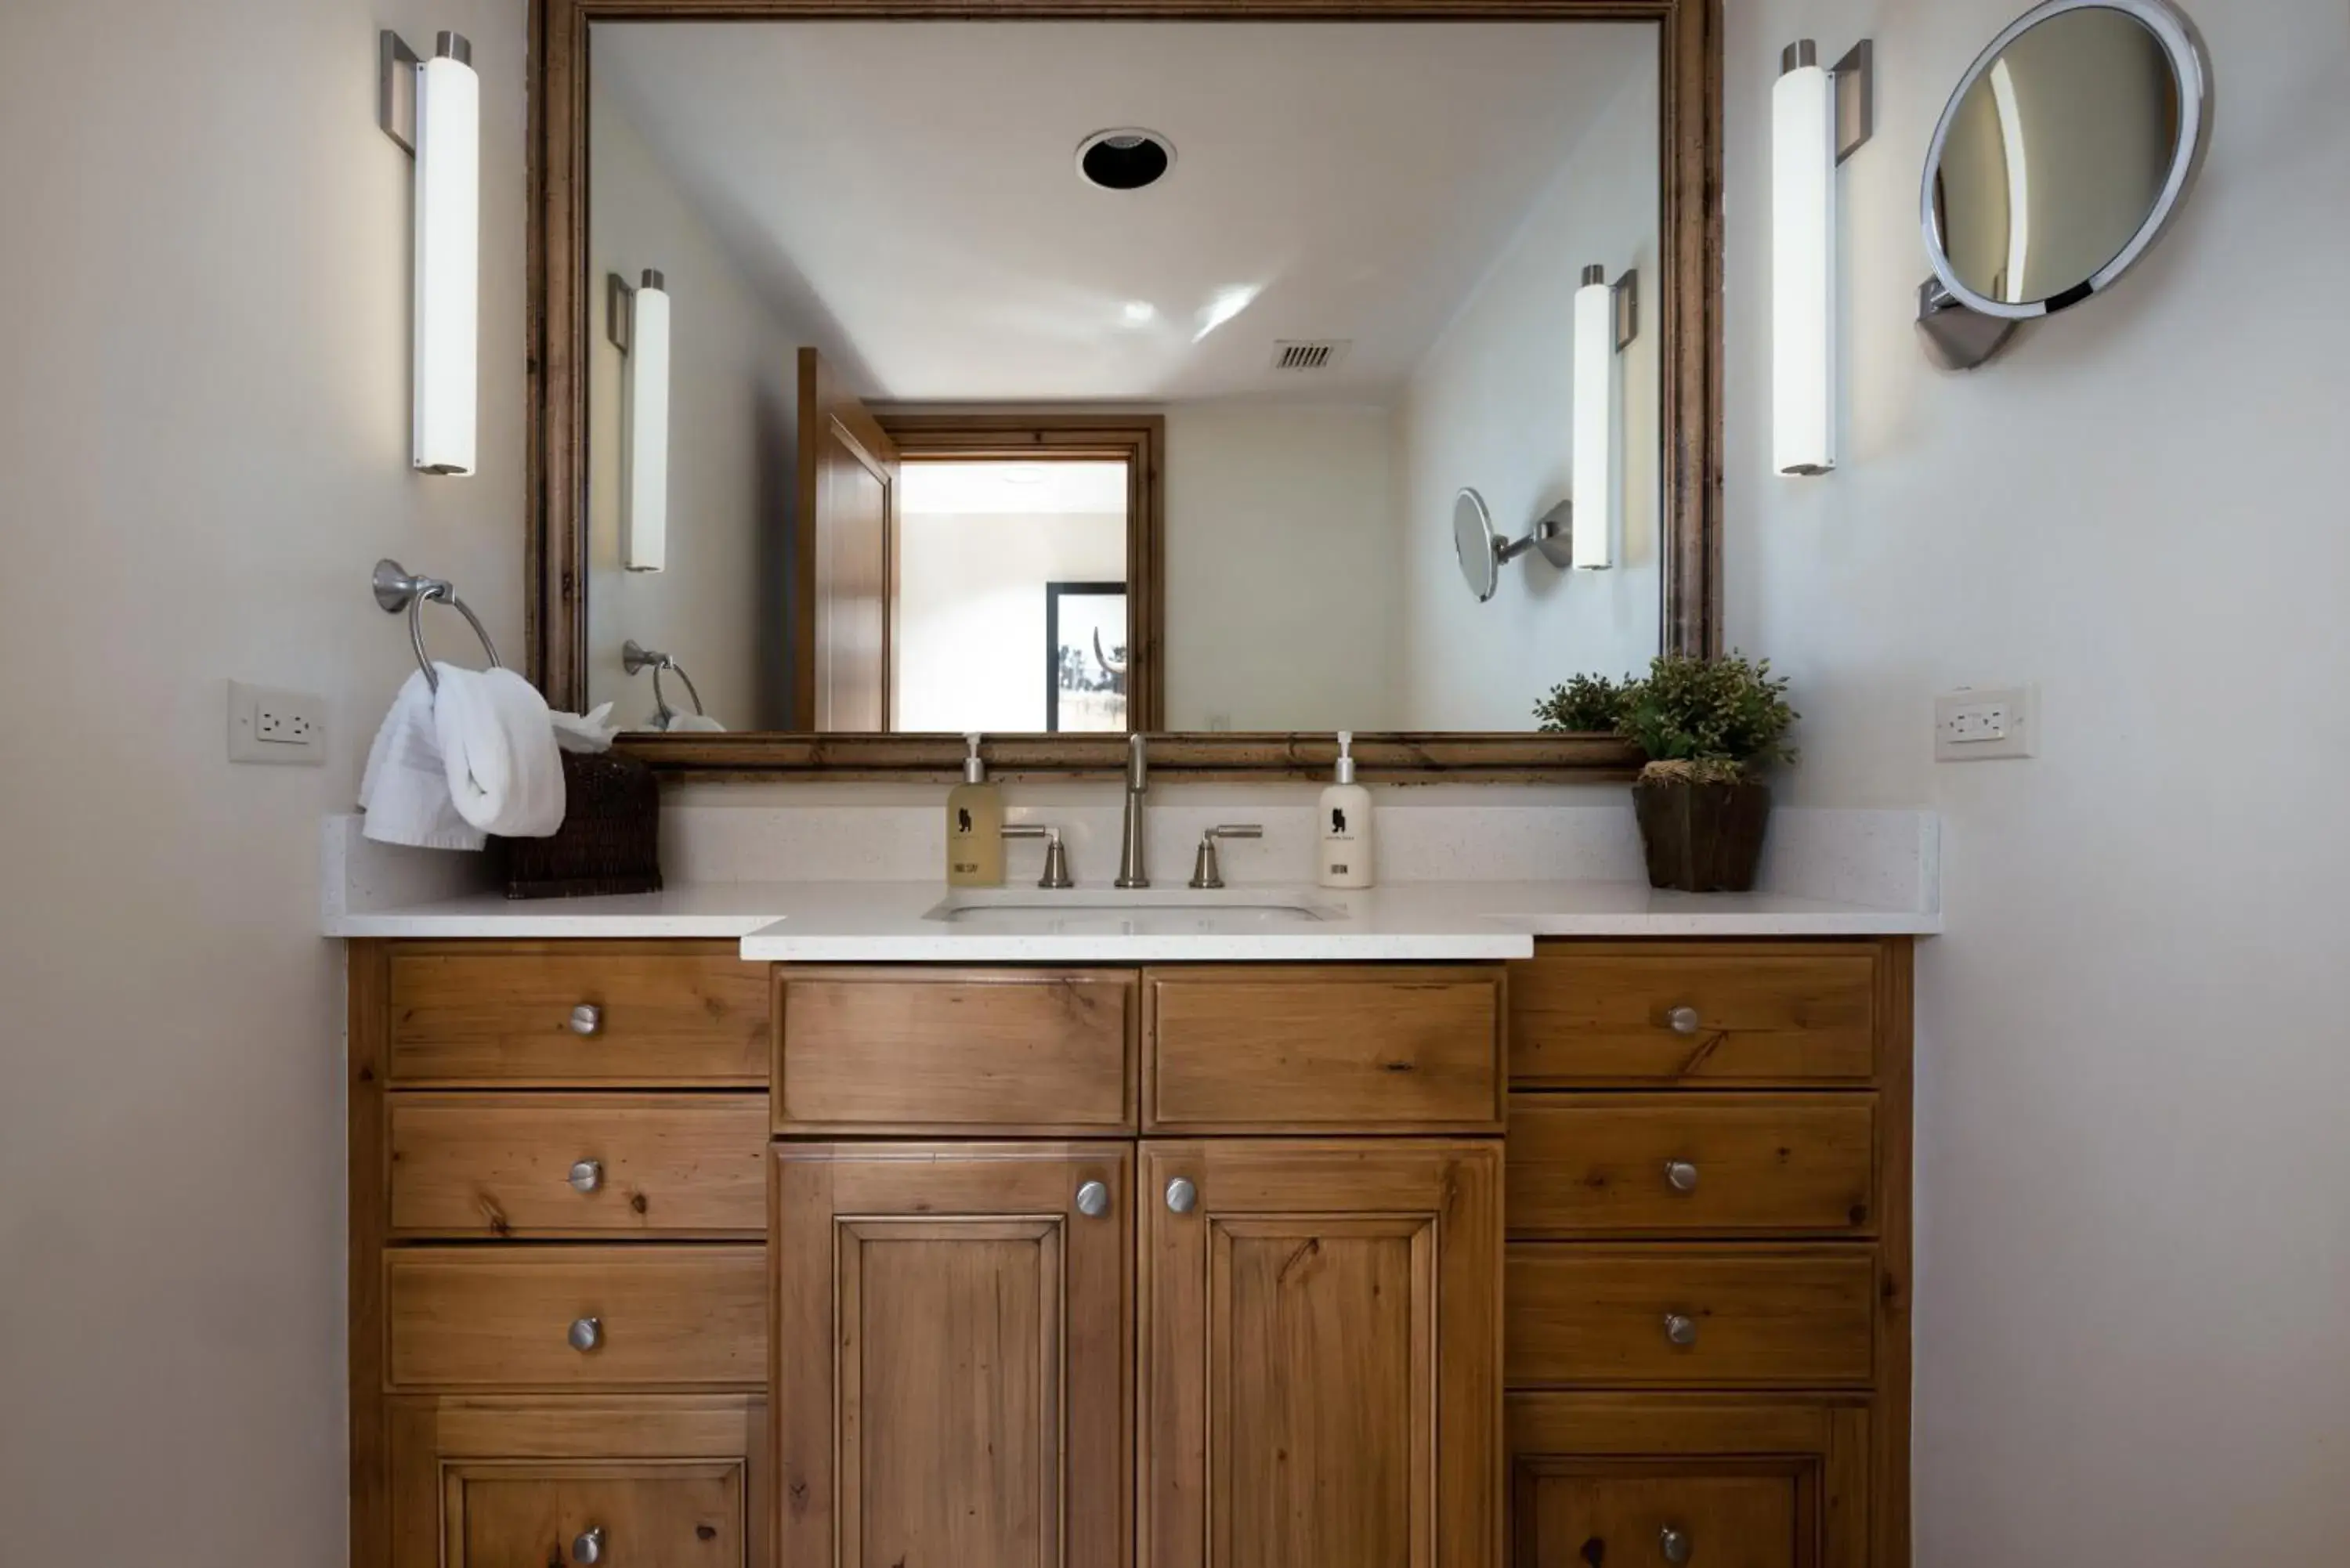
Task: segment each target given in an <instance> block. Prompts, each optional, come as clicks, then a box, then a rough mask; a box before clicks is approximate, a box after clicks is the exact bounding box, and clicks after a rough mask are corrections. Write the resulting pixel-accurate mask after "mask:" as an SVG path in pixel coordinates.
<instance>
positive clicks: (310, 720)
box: [228, 680, 327, 767]
mask: <svg viewBox="0 0 2350 1568" xmlns="http://www.w3.org/2000/svg"><path fill="white" fill-rule="evenodd" d="M228 760H229V761H230V762H233V763H294V764H296V765H297V766H303V767H318V766H321V765H323V764H324V763H325V762H326V760H327V700H326V699H325V698H324V697H321V696H318V695H317V693H315V692H310V691H283V690H281V689H279V688H277V687H274V686H247V685H246V684H245V683H244V681H242V680H232V681H230V682H229V683H228Z"/></svg>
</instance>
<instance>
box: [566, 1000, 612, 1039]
mask: <svg viewBox="0 0 2350 1568" xmlns="http://www.w3.org/2000/svg"><path fill="white" fill-rule="evenodd" d="M603 1032H604V1010H603V1009H602V1008H600V1007H598V1006H597V1005H596V1004H595V1003H594V1002H581V1003H580V1004H579V1005H578V1006H577V1007H575V1008H573V1009H572V1010H571V1033H574V1034H577V1035H580V1036H582V1037H583V1038H584V1037H585V1036H587V1035H590V1034H600V1033H603Z"/></svg>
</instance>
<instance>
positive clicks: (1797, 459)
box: [1771, 38, 1877, 474]
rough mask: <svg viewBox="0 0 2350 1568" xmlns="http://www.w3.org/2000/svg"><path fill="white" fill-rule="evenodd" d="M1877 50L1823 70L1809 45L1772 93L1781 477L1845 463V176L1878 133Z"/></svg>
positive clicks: (1855, 51)
mask: <svg viewBox="0 0 2350 1568" xmlns="http://www.w3.org/2000/svg"><path fill="white" fill-rule="evenodd" d="M1875 63H1876V47H1875V45H1874V44H1873V43H1872V42H1871V41H1870V40H1869V39H1866V38H1863V39H1862V40H1861V41H1860V42H1859V43H1857V44H1856V45H1854V46H1853V48H1852V52H1851V53H1850V54H1847V55H1846V56H1845V57H1844V58H1843V59H1841V60H1838V61H1837V62H1836V64H1835V68H1834V69H1832V70H1823V69H1822V68H1821V67H1820V63H1819V46H1818V45H1817V44H1815V43H1814V42H1813V41H1812V40H1811V39H1809V38H1805V39H1804V40H1802V41H1801V42H1799V43H1794V44H1790V45H1788V46H1787V48H1786V51H1785V53H1784V54H1783V55H1782V56H1781V57H1780V62H1779V81H1778V85H1777V86H1776V87H1774V88H1772V90H1771V209H1772V211H1771V290H1772V307H1771V393H1772V396H1771V403H1772V409H1771V452H1772V462H1773V466H1774V467H1775V468H1777V470H1778V471H1779V472H1781V473H1786V474H1818V473H1828V472H1834V471H1835V465H1836V451H1835V427H1836V375H1835V369H1836V359H1837V353H1836V333H1835V318H1836V265H1835V264H1836V202H1835V185H1836V169H1837V168H1838V166H1840V165H1841V164H1842V163H1843V162H1844V161H1845V160H1846V159H1847V158H1849V157H1851V156H1852V155H1853V153H1854V152H1856V151H1858V150H1859V149H1860V148H1861V147H1862V146H1863V145H1864V144H1866V142H1867V140H1869V138H1870V137H1871V136H1873V135H1874V134H1876V129H1877V127H1876V94H1875V88H1874V77H1875Z"/></svg>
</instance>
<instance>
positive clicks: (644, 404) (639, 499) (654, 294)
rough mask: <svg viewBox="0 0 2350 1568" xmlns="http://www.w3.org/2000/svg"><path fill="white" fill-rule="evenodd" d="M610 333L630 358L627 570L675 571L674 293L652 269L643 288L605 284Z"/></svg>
mask: <svg viewBox="0 0 2350 1568" xmlns="http://www.w3.org/2000/svg"><path fill="white" fill-rule="evenodd" d="M604 333H605V336H606V337H609V338H610V339H611V340H612V346H613V347H614V348H618V349H619V351H620V352H621V353H622V354H624V355H626V356H627V357H628V360H629V372H628V393H627V404H628V411H627V414H626V416H625V418H626V420H627V422H628V438H627V441H625V443H624V447H623V450H625V451H626V452H627V453H628V459H627V461H628V473H627V475H626V477H625V478H624V479H623V480H622V482H621V483H622V489H623V492H624V493H625V494H626V495H627V497H628V500H627V511H626V514H625V517H624V522H623V535H624V536H623V539H622V541H621V545H620V564H621V565H622V566H626V567H627V568H628V569H629V571H632V572H658V571H660V570H661V568H662V567H664V566H667V565H668V564H669V290H668V288H667V287H666V286H665V285H664V281H663V279H662V277H661V275H660V273H658V272H655V271H654V270H652V269H651V268H650V267H648V268H646V269H645V274H644V279H643V281H642V282H641V283H640V284H639V285H638V286H636V287H634V288H631V287H629V284H628V281H627V280H626V279H625V278H623V277H621V276H620V275H619V273H609V274H607V275H606V276H605V280H604Z"/></svg>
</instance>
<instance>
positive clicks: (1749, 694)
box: [1616, 653, 1802, 784]
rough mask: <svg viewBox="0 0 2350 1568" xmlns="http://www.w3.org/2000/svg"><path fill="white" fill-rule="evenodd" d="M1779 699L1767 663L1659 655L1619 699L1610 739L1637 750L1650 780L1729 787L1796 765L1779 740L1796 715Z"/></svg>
mask: <svg viewBox="0 0 2350 1568" xmlns="http://www.w3.org/2000/svg"><path fill="white" fill-rule="evenodd" d="M1786 691H1787V681H1786V680H1785V679H1784V678H1783V677H1782V678H1779V679H1776V680H1774V679H1773V678H1772V675H1771V661H1770V660H1769V659H1763V661H1762V662H1760V663H1749V662H1747V660H1746V659H1744V658H1743V657H1742V656H1741V655H1739V654H1736V653H1732V654H1731V656H1730V657H1729V658H1727V659H1694V658H1689V657H1685V656H1682V655H1678V654H1665V655H1662V656H1660V657H1659V659H1657V661H1656V662H1655V663H1653V664H1651V665H1650V666H1649V667H1648V678H1647V679H1646V680H1636V681H1633V682H1631V683H1630V684H1629V685H1628V686H1627V687H1625V688H1624V689H1623V690H1622V691H1621V692H1620V693H1619V701H1620V703H1621V708H1620V715H1619V717H1618V719H1617V726H1616V732H1617V734H1619V735H1621V736H1623V737H1624V738H1625V739H1626V740H1627V741H1630V742H1632V743H1633V744H1635V745H1637V746H1638V747H1639V748H1640V750H1641V752H1642V753H1644V754H1645V755H1646V756H1647V757H1648V769H1647V772H1648V774H1650V775H1651V776H1661V777H1680V778H1688V779H1692V780H1695V781H1696V782H1698V783H1700V784H1723V783H1730V782H1732V781H1735V780H1738V779H1742V778H1745V777H1747V776H1749V775H1750V774H1752V773H1754V772H1756V771H1757V770H1759V769H1761V768H1763V767H1764V766H1766V765H1768V764H1769V763H1792V762H1794V760H1795V753H1794V749H1793V748H1792V747H1790V746H1788V745H1787V743H1786V735H1787V732H1788V730H1789V729H1790V728H1792V727H1793V726H1794V722H1795V721H1796V720H1797V719H1798V718H1800V717H1802V715H1800V714H1798V713H1797V712H1796V711H1794V709H1793V708H1790V707H1789V706H1787V700H1786Z"/></svg>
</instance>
